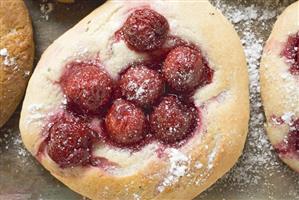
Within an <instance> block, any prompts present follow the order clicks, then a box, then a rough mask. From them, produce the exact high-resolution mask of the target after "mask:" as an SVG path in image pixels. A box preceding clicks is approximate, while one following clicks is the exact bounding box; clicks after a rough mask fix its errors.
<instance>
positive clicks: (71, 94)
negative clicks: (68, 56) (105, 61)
mask: <svg viewBox="0 0 299 200" xmlns="http://www.w3.org/2000/svg"><path fill="white" fill-rule="evenodd" d="M60 82H61V87H62V90H63V92H64V94H65V96H66V98H67V101H68V105H69V106H70V107H71V108H73V109H74V110H75V111H79V112H82V113H92V114H97V113H99V112H100V111H101V109H102V108H103V106H104V105H106V104H107V102H108V101H109V99H110V96H111V93H112V87H113V80H112V78H111V77H110V76H109V75H108V73H107V72H105V71H104V69H103V68H102V67H101V66H99V65H98V64H96V63H80V62H74V63H71V64H69V65H68V66H67V68H66V70H65V72H64V74H63V75H62V78H61V81H60Z"/></svg>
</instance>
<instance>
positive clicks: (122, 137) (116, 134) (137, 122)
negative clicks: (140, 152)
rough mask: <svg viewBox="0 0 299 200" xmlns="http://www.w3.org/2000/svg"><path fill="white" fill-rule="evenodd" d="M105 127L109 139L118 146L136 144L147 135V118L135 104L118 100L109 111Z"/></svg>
mask: <svg viewBox="0 0 299 200" xmlns="http://www.w3.org/2000/svg"><path fill="white" fill-rule="evenodd" d="M105 126H106V130H107V133H108V135H109V137H110V138H111V139H112V140H113V141H114V142H116V143H117V144H121V145H129V144H135V143H137V142H139V141H140V140H142V138H143V137H144V135H145V131H146V118H145V115H144V113H143V111H142V110H141V109H140V108H138V107H137V106H135V105H134V104H132V103H130V102H128V101H126V100H123V99H117V100H115V101H114V103H113V105H112V107H111V108H110V109H109V111H108V114H107V116H106V118H105Z"/></svg>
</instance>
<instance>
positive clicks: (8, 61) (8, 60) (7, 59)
mask: <svg viewBox="0 0 299 200" xmlns="http://www.w3.org/2000/svg"><path fill="white" fill-rule="evenodd" d="M0 56H1V57H3V58H4V60H3V64H4V65H6V66H13V65H16V64H17V63H16V58H14V57H11V56H10V55H9V52H8V50H7V49H6V48H2V49H0Z"/></svg>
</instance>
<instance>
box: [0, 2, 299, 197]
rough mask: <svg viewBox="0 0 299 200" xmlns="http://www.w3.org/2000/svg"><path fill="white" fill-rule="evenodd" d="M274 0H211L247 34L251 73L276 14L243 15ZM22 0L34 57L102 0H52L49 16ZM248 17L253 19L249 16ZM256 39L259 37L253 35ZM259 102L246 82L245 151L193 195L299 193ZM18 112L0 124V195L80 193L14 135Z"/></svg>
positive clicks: (272, 7) (298, 184)
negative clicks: (66, 1)
mask: <svg viewBox="0 0 299 200" xmlns="http://www.w3.org/2000/svg"><path fill="white" fill-rule="evenodd" d="M1 1H4V0H1ZM275 1H276V0H273V3H270V4H267V5H265V3H264V2H263V1H258V0H256V1H255V3H253V2H252V1H248V2H247V1H245V0H243V1H242V0H241V1H240V0H239V1H238V0H223V1H221V0H214V1H212V3H213V4H214V5H216V6H217V7H219V8H220V9H221V10H223V11H224V14H225V15H226V16H228V17H229V18H231V20H232V21H233V22H234V25H235V27H236V29H237V31H238V33H239V35H240V36H241V37H242V38H245V39H246V38H247V40H245V39H244V46H246V45H247V59H248V61H249V63H251V68H250V67H249V71H251V73H254V72H255V71H254V72H252V68H254V67H256V68H258V67H259V66H258V60H259V56H258V55H257V54H256V53H254V52H252V50H254V48H255V47H254V45H257V46H256V48H260V47H261V45H263V44H264V41H265V40H266V38H267V37H268V35H269V33H270V30H271V27H272V24H273V22H274V21H275V16H274V17H273V16H272V17H270V18H269V19H267V20H263V21H260V20H258V19H259V18H260V16H259V15H261V16H263V14H258V16H249V17H246V16H247V15H251V14H252V12H255V11H258V12H261V13H262V12H263V11H264V10H270V11H273V13H275V15H277V14H279V13H280V12H281V10H282V9H283V8H284V6H285V5H287V3H286V2H284V3H281V4H279V5H278V6H276V5H274V2H275ZM25 2H26V4H27V6H28V8H29V10H30V13H31V16H32V20H33V25H34V30H35V43H36V58H35V60H36V62H37V61H38V60H39V58H40V55H41V53H42V52H43V51H44V50H45V49H46V48H47V46H49V44H51V43H52V42H53V41H54V40H55V39H56V38H57V37H59V36H60V35H61V34H62V33H63V32H65V31H66V30H68V29H69V28H70V27H72V26H73V25H74V24H76V23H77V22H78V21H80V19H82V18H83V17H84V16H86V15H87V14H88V13H89V12H91V11H92V10H93V9H95V8H96V7H97V6H99V5H101V4H102V3H103V2H104V1H100V0H85V1H80V2H78V3H75V4H72V5H63V4H53V5H54V10H53V11H52V12H50V13H49V14H48V20H46V18H47V17H46V16H45V14H43V13H42V12H41V10H40V8H41V6H40V3H41V1H37V0H25ZM257 2H258V3H257ZM238 10H239V11H241V12H244V13H245V14H244V15H245V17H244V16H242V15H241V17H240V16H238V15H236V12H238ZM238 17H239V18H238ZM250 17H252V19H249V20H248V18H250ZM240 19H241V21H239V20H240ZM246 32H247V33H246ZM248 33H250V34H253V35H254V36H255V38H253V39H252V38H251V39H250V38H249V39H248V36H246V35H247V34H248ZM255 39H256V40H258V41H254V40H255ZM252 57H253V58H252ZM252 59H253V60H252ZM258 103H260V99H259V92H258V90H257V91H256V89H254V87H251V123H250V127H249V129H250V132H249V136H248V141H247V144H246V147H245V150H244V154H243V156H242V157H241V159H240V160H239V162H238V163H237V164H236V166H235V167H234V168H233V170H231V171H230V172H229V173H228V174H226V175H225V176H224V177H223V178H222V179H220V180H219V181H218V182H217V183H216V184H214V186H212V187H211V188H210V189H208V190H207V191H206V192H204V193H203V194H201V195H200V196H199V197H198V198H196V199H198V200H203V199H205V200H224V199H227V200H230V199H244V200H247V199H276V200H280V199H281V200H282V199H286V200H287V199H290V200H292V199H299V177H298V174H296V173H295V172H293V171H291V170H290V169H289V168H288V167H287V166H285V165H284V164H283V163H281V162H280V161H279V159H278V158H277V157H276V156H275V154H274V153H273V150H271V149H270V145H269V143H268V141H267V138H266V136H265V132H264V129H263V116H261V119H260V120H258V121H256V120H257V119H256V115H262V107H256V104H258ZM19 115H20V108H19V109H18V110H17V111H16V112H15V114H14V115H13V117H12V118H11V120H10V121H9V122H8V123H7V124H6V125H5V126H4V127H3V128H1V129H0V200H6V199H9V200H10V199H11V200H19V199H20V200H27V199H28V200H29V199H30V200H31V199H33V200H35V199H43V200H68V199H70V200H80V199H83V197H82V196H80V195H78V194H76V193H74V192H72V191H71V190H70V189H68V188H67V187H65V186H64V185H63V184H61V183H60V182H58V181H57V180H56V179H55V178H54V177H52V176H51V175H50V174H49V173H48V172H47V171H45V170H44V169H43V167H41V166H40V164H39V163H38V162H37V161H35V159H34V158H33V157H32V156H31V155H30V154H29V153H27V152H26V150H25V149H24V147H23V145H22V142H21V140H20V136H19V129H18V119H19Z"/></svg>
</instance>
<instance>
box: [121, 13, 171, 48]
mask: <svg viewBox="0 0 299 200" xmlns="http://www.w3.org/2000/svg"><path fill="white" fill-rule="evenodd" d="M168 31H169V24H168V22H167V20H166V19H165V17H164V16H162V15H160V14H159V13H157V12H156V11H154V10H151V9H148V8H143V9H138V10H135V11H134V12H133V13H132V14H131V15H130V16H129V17H128V18H127V20H126V22H125V23H124V25H123V28H122V32H123V36H124V40H125V42H126V43H127V44H128V45H129V47H131V48H133V49H134V50H136V51H153V50H156V49H158V48H161V47H162V45H163V44H164V42H165V40H166V36H167V33H168Z"/></svg>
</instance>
